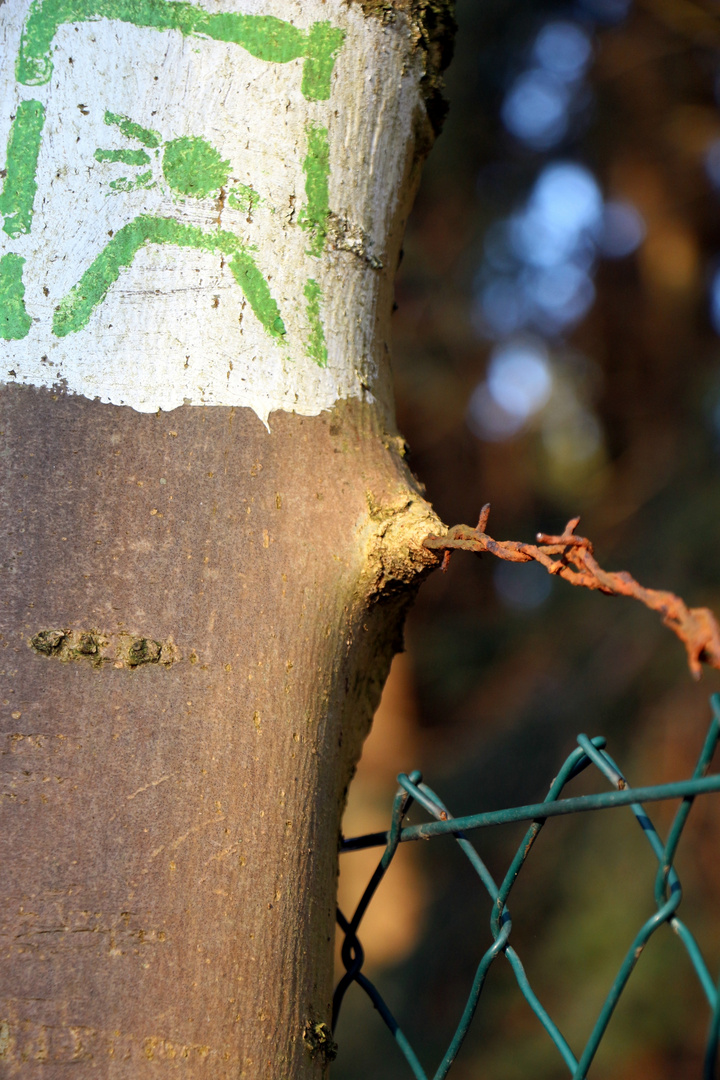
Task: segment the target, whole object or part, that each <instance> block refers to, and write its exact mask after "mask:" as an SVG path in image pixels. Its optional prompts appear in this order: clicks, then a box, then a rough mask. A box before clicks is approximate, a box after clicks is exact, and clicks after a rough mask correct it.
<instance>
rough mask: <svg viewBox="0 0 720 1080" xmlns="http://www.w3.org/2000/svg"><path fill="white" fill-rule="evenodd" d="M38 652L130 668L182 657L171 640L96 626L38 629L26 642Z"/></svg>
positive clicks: (168, 663)
mask: <svg viewBox="0 0 720 1080" xmlns="http://www.w3.org/2000/svg"><path fill="white" fill-rule="evenodd" d="M28 644H29V645H30V648H31V649H32V650H33V651H34V652H36V653H39V654H40V655H41V656H52V657H55V659H57V660H60V661H61V663H65V664H66V663H68V662H70V661H72V660H82V661H89V662H90V663H91V664H92V666H93V667H94V668H102V667H108V666H111V667H114V668H130V669H131V670H132V669H133V668H137V667H141V666H142V665H144V664H160V665H162V666H163V667H170V666H171V665H172V664H174V663H176V662H177V661H178V660H180V659H181V657H180V653H179V652H178V649H177V648H176V646H175V643H174V642H173V639H172V638H171V637H170V638H167V640H165V641H156V640H155V639H154V638H149V637H138V636H137V635H135V634H125V633H118V634H102V633H99V632H98V631H96V630H58V629H50V630H38V632H37V633H36V634H34V635H33V637H31V638H30V641H29V643H28Z"/></svg>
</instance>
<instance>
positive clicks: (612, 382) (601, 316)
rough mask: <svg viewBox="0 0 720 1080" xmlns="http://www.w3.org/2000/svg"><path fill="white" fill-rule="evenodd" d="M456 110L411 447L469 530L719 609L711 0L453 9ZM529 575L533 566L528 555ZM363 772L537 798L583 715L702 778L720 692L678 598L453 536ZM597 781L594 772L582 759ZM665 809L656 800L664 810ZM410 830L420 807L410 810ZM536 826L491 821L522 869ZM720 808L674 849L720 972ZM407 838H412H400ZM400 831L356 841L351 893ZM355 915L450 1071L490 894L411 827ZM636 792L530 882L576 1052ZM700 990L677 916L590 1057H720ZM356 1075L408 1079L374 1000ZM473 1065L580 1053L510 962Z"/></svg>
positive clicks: (649, 881)
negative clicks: (683, 623) (495, 552)
mask: <svg viewBox="0 0 720 1080" xmlns="http://www.w3.org/2000/svg"><path fill="white" fill-rule="evenodd" d="M457 20H458V24H459V31H458V35H457V41H456V49H455V59H454V61H453V63H452V66H451V68H450V69H449V71H448V74H447V97H448V99H449V101H450V111H449V114H448V117H447V120H446V123H445V128H444V132H443V134H442V136H441V137H440V139H439V141H438V143H437V145H436V147H435V149H434V150H433V152H432V154H431V157H430V160H429V162H428V165H427V167H426V170H425V175H424V179H423V183H422V188H421V191H420V194H419V197H418V200H417V204H416V207H415V210H414V212H413V216H412V219H411V221H410V225H409V228H408V232H407V237H406V242H405V252H404V259H403V262H402V265H401V268H400V273H399V277H398V282H397V305H398V307H397V311H396V313H395V315H394V320H395V322H394V335H395V336H394V365H395V376H396V390H397V402H398V419H399V425H400V430H401V431H402V432H403V433H404V435H405V436H406V438H407V440H408V443H409V446H410V463H411V466H412V468H413V470H414V471H415V472H416V474H417V475H418V476H419V477H420V478H421V480H422V481H423V482H424V483H425V484H426V486H427V492H428V497H429V498H430V499H431V500H432V502H433V504H434V506H435V508H436V509H437V511H438V513H439V514H440V516H441V517H442V519H443V520H444V521H445V522H446V523H447V524H448V525H452V524H455V523H456V522H459V521H462V522H467V523H469V524H472V523H473V522H474V521H475V520H476V519H477V514H478V511H479V509H480V507H481V505H482V504H483V503H484V502H488V501H489V502H491V503H492V513H491V515H490V522H489V528H488V531H489V532H490V534H491V535H492V536H495V537H497V538H500V539H514V540H527V541H532V540H533V539H534V536H535V533H536V532H538V531H539V530H542V531H545V532H550V533H555V532H561V531H562V528H563V526H564V524H565V522H566V520H567V519H568V518H569V517H571V516H573V515H575V514H582V522H581V525H580V527H579V530H578V531H579V532H580V533H581V534H582V535H585V536H589V537H590V538H591V539H592V540H593V541H594V543H595V550H596V555H597V556H598V558H599V561H600V563H601V565H603V566H604V567H606V568H607V569H626V570H629V571H630V572H631V573H632V574H633V575H634V576H635V577H636V578H637V579H638V580H639V581H640V582H642V583H643V584H645V585H648V586H653V587H656V588H667V589H671V590H673V591H675V592H677V593H679V594H680V595H681V596H682V597H683V598H684V599H685V600H686V602H688V603H689V604H691V605H707V606H710V607H713V608H714V610H715V611H716V612H720V554H719V552H718V539H719V538H720V337H719V335H720V216H719V215H718V209H719V208H720V104H719V102H720V11H719V9H718V6H717V4H716V3H715V2H714V0H694V2H690V0H575V2H574V3H568V2H557V3H556V2H553V0H458V4H457ZM536 570H537V573H535V571H536ZM406 645H407V651H406V653H404V654H403V655H402V656H400V657H399V658H398V659H397V661H396V663H395V665H394V667H393V671H392V674H391V678H390V682H389V683H388V687H387V690H386V693H385V696H384V698H383V703H382V705H381V708H380V712H379V713H378V717H377V719H376V724H375V727H374V729H373V733H372V734H371V736H370V739H369V741H368V743H367V746H366V750H365V753H364V755H363V759H362V762H361V764H360V768H359V770H358V774H357V777H356V778H355V780H354V782H353V786H352V788H351V794H350V802H349V806H348V811H347V815H346V820H345V826H344V829H345V834H346V835H355V834H357V833H359V832H366V831H373V830H376V829H384V828H386V827H387V823H388V821H389V810H390V803H391V800H392V795H393V792H394V788H395V785H394V777H395V775H396V773H397V772H398V771H400V770H404V771H410V770H411V769H413V768H420V769H422V770H423V773H424V776H425V779H426V780H427V782H428V783H429V784H430V785H431V786H433V787H434V788H435V789H436V790H437V791H438V793H439V794H440V795H441V797H442V798H443V799H444V800H445V801H446V802H447V803H448V804H449V806H450V808H451V810H452V811H453V813H455V814H462V813H472V812H477V811H480V810H484V809H494V808H499V807H502V806H510V805H516V804H519V803H526V802H531V801H535V800H537V799H540V798H542V797H543V795H544V792H545V791H546V789H547V787H548V785H549V782H550V780H551V779H552V777H553V776H554V775H555V772H556V771H557V769H558V767H559V765H560V763H561V762H562V760H563V759H564V758H565V756H566V755H567V754H568V753H569V752H570V750H571V749H572V747H573V743H574V735H575V734H576V733H577V732H579V731H584V732H586V733H588V734H589V735H597V734H603V735H605V736H606V737H607V738H608V740H609V749H610V752H611V753H612V754H613V756H614V757H615V758H616V759H617V760H619V762H620V764H621V766H622V767H623V768H624V770H625V772H626V773H627V774H628V775H629V778H630V780H631V782H632V783H634V784H649V783H662V782H665V781H669V780H672V779H680V778H683V777H686V776H688V775H690V773H691V771H692V768H693V765H694V761H695V759H696V757H697V754H698V752H699V749H700V746H701V743H702V739H703V736H704V732H705V730H706V727H707V724H708V721H709V709H708V706H707V699H708V696H709V694H710V693H711V692H712V691H714V690H718V689H720V674H719V673H717V672H708V673H707V674H705V676H704V677H703V680H702V682H701V683H700V684H695V683H694V682H693V681H692V679H691V678H690V675H689V673H688V670H687V667H686V663H685V656H684V650H683V648H682V646H681V645H680V644H679V643H678V642H677V640H676V639H675V638H674V636H673V635H672V634H671V633H670V632H669V631H667V630H665V629H664V628H663V627H662V626H661V625H660V623H659V621H658V619H657V617H656V616H654V615H653V614H651V613H650V612H648V611H645V610H644V609H642V608H640V607H639V606H638V605H636V604H634V603H633V602H631V601H629V600H622V599H613V598H607V597H604V596H601V595H599V594H589V593H585V592H583V591H582V590H580V589H572V588H571V587H569V586H568V585H566V584H565V583H564V582H562V581H558V580H551V579H550V578H549V577H547V576H546V575H544V573H543V572H542V571H541V570H540V568H538V567H535V566H529V565H521V566H517V565H511V564H507V563H499V562H495V563H494V564H493V562H492V560H491V558H490V557H489V556H486V557H484V558H483V559H482V560H481V559H478V558H477V557H474V556H463V555H462V554H457V555H455V556H454V557H453V559H452V561H451V564H450V567H449V570H448V572H447V573H446V574H445V575H441V574H435V575H433V577H432V578H431V579H430V580H429V581H428V582H427V583H426V584H425V585H424V586H423V588H422V590H421V592H420V596H419V599H418V601H417V604H416V606H415V608H414V610H413V612H412V614H411V617H410V619H409V622H408V626H407V633H406ZM575 787H576V790H577V792H578V793H580V792H583V791H589V790H603V789H604V783H603V782H602V781H601V779H600V778H599V777H596V776H594V775H591V774H590V773H589V772H588V773H587V774H586V775H585V777H584V779H583V780H582V782H576V784H575ZM673 809H674V806H656V807H655V809H654V810H653V811H652V816H653V818H654V820H655V821H656V823H660V824H661V825H667V822H668V821H669V819H670V816H671V814H672V811H673ZM414 820H420V815H417V814H416V815H415V817H414ZM521 836H522V827H520V826H517V827H512V826H507V827H503V828H501V829H495V830H492V831H489V830H488V831H486V832H484V833H483V834H475V839H476V841H477V843H478V846H479V850H480V852H481V854H482V855H483V857H484V858H485V859H486V861H487V863H488V865H489V866H490V869H491V870H492V871H493V873H494V874H495V876H496V878H497V879H502V877H503V875H504V873H505V869H506V868H507V865H508V863H509V861H510V859H511V857H512V854H513V852H514V849H515V846H516V845H517V844H518V843H519V840H520V838H521ZM719 843H720V805H719V804H718V800H717V799H716V798H715V797H714V796H708V797H706V798H704V799H701V800H698V802H697V803H696V805H695V807H694V809H693V812H692V814H691V815H690V821H689V825H688V827H687V829H686V834H685V837H684V840H683V842H682V844H681V848H680V853H679V858H678V861H677V866H678V870H679V873H680V876H681V879H682V881H683V885H684V887H685V897H684V900H683V905H682V907H681V912H680V913H681V914H682V915H683V917H684V918H685V919H686V921H688V922H689V924H690V926H691V928H692V929H693V931H694V932H695V934H696V936H697V938H698V940H699V942H700V944H701V946H702V948H703V951H704V953H705V955H706V957H707V959H708V960H709V962H710V964H711V970H717V969H718V967H719V966H720V922H719V921H718V904H719V902H720V857H719V852H720V846H719ZM411 848H412V850H410V849H411ZM377 855H378V852H374V853H373V852H365V853H357V854H348V855H346V856H344V857H343V860H342V862H343V865H342V869H341V906H342V907H343V909H344V910H345V912H346V914H348V915H349V914H350V913H351V910H352V907H353V902H354V901H356V900H357V898H358V897H359V895H360V893H361V891H362V889H363V887H364V884H365V883H366V881H367V879H368V877H369V876H370V873H371V872H372V868H373V866H374V862H375V860H376V858H377ZM400 855H401V856H402V857H398V858H397V859H396V860H395V863H393V866H392V868H391V870H390V872H389V874H388V877H387V879H386V881H385V882H384V883H383V885H382V887H381V889H380V892H379V894H378V897H377V899H376V901H375V902H374V904H373V907H372V908H371V909H370V912H369V914H368V916H367V917H366V919H365V922H364V923H363V928H362V932H361V935H360V937H361V940H362V941H363V944H364V945H365V947H366V953H367V962H366V970H367V972H368V974H369V975H370V977H371V978H373V979H374V980H375V981H376V982H377V984H378V986H379V988H380V989H381V992H382V993H383V995H384V996H385V998H386V1000H387V1001H388V1002H389V1003H390V1005H391V1007H392V1008H393V1010H394V1011H395V1013H396V1015H397V1017H398V1019H399V1021H400V1023H401V1024H402V1026H403V1028H404V1030H405V1031H406V1033H407V1034H408V1036H409V1038H410V1041H411V1043H412V1044H413V1046H414V1047H415V1049H416V1050H417V1052H418V1054H419V1056H420V1058H421V1060H422V1061H423V1062H424V1064H425V1067H426V1069H427V1071H428V1073H429V1074H430V1075H432V1072H433V1071H434V1069H435V1067H436V1066H437V1063H438V1061H439V1059H440V1057H441V1056H442V1053H443V1052H444V1049H445V1047H446V1046H447V1043H448V1042H449V1040H450V1037H451V1033H452V1031H453V1029H454V1025H455V1023H456V1022H457V1019H458V1018H459V1015H460V1012H461V1010H462V1006H463V1004H464V1001H465V998H466V996H467V993H468V991H469V987H470V984H471V981H472V976H473V972H474V969H475V966H476V964H477V962H478V959H479V957H480V956H481V955H482V953H483V952H484V950H485V949H486V948H487V946H488V944H489V943H490V940H491V937H490V931H489V916H490V905H489V903H488V901H487V898H486V897H485V896H483V894H482V893H481V891H480V888H479V884H478V882H477V879H476V878H475V877H474V876H473V875H472V873H471V871H470V870H469V868H468V867H467V866H466V865H465V863H464V861H463V859H462V857H461V856H460V854H459V852H457V851H456V849H455V847H454V845H453V844H452V842H451V841H445V840H439V841H434V842H433V843H432V844H423V845H406V846H405V848H404V849H403V850H402V851H401V853H400ZM655 866H656V864H654V862H653V859H652V857H651V855H650V852H649V848H648V846H647V844H646V843H645V841H644V840H643V837H642V835H641V834H640V830H638V829H637V827H636V826H635V823H634V821H633V820H632V818H631V816H630V813H629V811H627V812H625V811H619V810H618V811H609V812H604V813H601V814H595V815H582V816H581V817H579V818H578V819H577V820H572V821H571V820H565V819H564V820H560V819H558V820H556V821H551V822H550V823H549V824H548V826H547V827H546V829H545V831H544V832H543V834H542V836H541V838H540V841H539V842H538V845H537V846H536V848H535V850H534V852H533V855H532V856H531V859H530V861H529V863H528V865H527V866H526V868H525V869H524V871H523V874H522V875H521V878H520V880H519V882H518V885H517V887H516V889H515V890H514V891H513V893H512V895H511V900H510V909H511V912H512V915H513V933H512V942H513V944H514V945H515V947H516V948H517V950H518V952H519V954H520V956H521V958H522V960H523V961H524V963H525V965H526V969H527V971H528V974H529V977H530V980H531V983H532V985H533V987H534V989H535V990H536V992H537V993H538V994H539V996H540V999H541V1001H542V1002H543V1003H544V1004H545V1006H546V1007H547V1008H548V1010H549V1011H550V1013H551V1015H552V1016H553V1018H554V1019H555V1020H556V1022H558V1023H559V1025H560V1028H561V1030H563V1032H564V1034H565V1035H566V1037H567V1038H568V1039H569V1041H570V1043H571V1045H572V1046H573V1048H574V1050H575V1052H576V1054H578V1055H579V1053H580V1051H581V1048H582V1045H583V1044H584V1041H585V1039H586V1037H587V1035H588V1033H589V1031H590V1029H591V1027H592V1024H593V1022H594V1020H595V1018H596V1016H597V1012H598V1010H599V1008H600V1005H601V1002H602V1000H603V999H604V996H605V994H606V993H607V991H608V989H609V986H610V984H611V982H612V979H613V977H614V975H615V973H616V971H617V968H618V967H619V965H620V962H621V960H622V957H623V955H624V953H625V950H626V949H627V948H628V946H629V943H630V941H631V940H632V937H633V935H634V933H635V932H636V930H637V929H638V928H639V926H640V925H641V923H642V922H643V921H644V920H645V919H646V918H647V917H648V916H649V915H650V914H651V913H652V911H653V910H654V905H653V898H652V891H653V879H654V871H655ZM707 1021H708V1011H707V1007H706V1005H705V1002H704V999H703V998H702V995H701V993H700V991H699V988H698V987H697V984H696V980H695V977H694V975H693V974H692V971H691V969H690V965H689V963H688V961H687V958H686V956H685V954H684V952H683V950H682V948H681V946H680V944H679V942H678V941H677V940H676V939H675V938H674V937H673V935H672V933H671V932H670V931H669V930H668V931H667V932H665V931H663V932H662V933H660V934H658V935H657V937H656V938H654V939H653V940H652V942H651V943H650V945H649V946H648V949H647V951H646V953H645V954H643V956H642V957H641V960H640V962H639V965H638V967H637V969H636V971H635V973H634V975H633V977H632V979H631V982H630V984H629V987H628V990H627V991H626V993H625V995H624V997H623V998H622V1000H621V1003H620V1006H619V1008H618V1010H617V1013H616V1015H615V1017H614V1019H613V1020H612V1022H611V1025H610V1028H609V1030H608V1033H607V1036H606V1039H605V1041H604V1043H603V1046H602V1048H601V1050H600V1053H599V1055H598V1057H597V1059H596V1062H595V1064H594V1065H593V1067H592V1069H591V1072H590V1075H591V1076H592V1077H594V1078H597V1080H602V1078H610V1077H612V1078H613V1080H623V1078H626V1077H627V1078H628V1080H629V1078H630V1077H632V1078H633V1080H644V1078H648V1080H650V1078H652V1080H671V1078H672V1080H680V1078H683V1080H686V1078H688V1077H691V1076H700V1075H701V1062H702V1053H703V1043H704V1039H705V1036H706V1029H707ZM337 1037H338V1042H339V1045H340V1053H339V1056H338V1059H337V1062H336V1063H335V1066H334V1068H333V1074H332V1075H333V1078H334V1080H360V1078H361V1077H362V1078H363V1080H365V1078H367V1077H370V1076H372V1077H374V1078H378V1080H385V1078H388V1080H389V1078H393V1080H396V1078H401V1077H403V1076H405V1075H408V1076H409V1075H410V1073H409V1070H408V1069H407V1066H406V1065H405V1063H404V1062H403V1061H402V1060H401V1058H400V1056H399V1054H398V1052H397V1050H396V1049H395V1047H394V1045H393V1042H392V1039H391V1037H390V1036H389V1034H388V1033H387V1031H386V1030H385V1029H384V1027H383V1025H382V1022H381V1021H380V1019H379V1017H378V1016H377V1015H376V1014H375V1013H374V1012H373V1010H372V1008H371V1006H370V1005H369V1002H368V1001H367V1000H366V999H365V997H364V995H363V994H362V992H361V991H360V990H359V989H358V988H357V987H353V988H351V990H350V991H349V993H348V996H347V998H346V1002H345V1006H344V1013H343V1015H342V1018H341V1021H340V1025H339V1029H338V1032H337ZM450 1075H451V1077H452V1078H453V1080H470V1078H471V1077H472V1078H477V1077H480V1076H483V1077H488V1078H491V1080H520V1078H527V1077H529V1076H532V1077H533V1078H535V1080H551V1078H555V1077H561V1076H566V1075H567V1074H566V1071H565V1069H564V1067H563V1066H562V1063H561V1061H560V1059H559V1056H558V1054H557V1052H556V1051H555V1049H554V1048H553V1047H552V1046H551V1044H550V1041H549V1039H548V1038H547V1036H546V1035H545V1033H544V1032H543V1031H542V1029H541V1028H540V1025H539V1023H538V1022H537V1021H536V1019H535V1018H534V1016H533V1015H532V1013H531V1012H530V1010H529V1008H528V1006H527V1005H526V1004H525V1003H524V1001H523V999H522V997H521V995H520V993H519V992H518V990H517V988H516V986H515V984H514V980H513V978H512V976H511V974H510V972H509V969H508V968H507V965H506V964H505V963H504V962H503V961H499V962H498V963H496V965H495V966H494V968H493V970H492V973H491V976H490V978H489V980H488V984H487V986H486V989H485V991H484V993H483V997H482V998H481V1002H480V1007H479V1010H478V1014H477V1016H476V1020H475V1023H474V1027H473V1029H472V1031H471V1035H470V1037H469V1039H468V1041H467V1043H466V1045H465V1047H464V1048H463V1050H462V1052H461V1054H460V1056H459V1058H458V1060H457V1062H456V1064H455V1066H454V1067H453V1069H452V1070H451V1074H450Z"/></svg>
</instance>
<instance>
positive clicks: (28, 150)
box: [0, 101, 45, 236]
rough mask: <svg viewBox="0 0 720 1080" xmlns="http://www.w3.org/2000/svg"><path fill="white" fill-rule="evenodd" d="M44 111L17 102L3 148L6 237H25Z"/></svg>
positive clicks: (1, 201)
mask: <svg viewBox="0 0 720 1080" xmlns="http://www.w3.org/2000/svg"><path fill="white" fill-rule="evenodd" d="M44 122H45V109H44V108H43V106H42V104H41V103H40V102H39V101H21V102H20V104H19V105H18V110H17V113H16V114H15V119H14V120H13V122H12V127H11V128H10V135H9V137H8V144H7V159H6V170H7V175H6V177H5V186H4V188H3V193H2V195H0V214H4V216H5V224H4V225H3V230H4V231H5V232H6V233H7V234H8V236H19V235H20V234H21V233H29V232H30V228H31V226H32V215H33V202H34V201H35V192H36V191H37V183H36V181H35V173H36V171H37V160H38V153H39V152H40V140H41V138H42V129H43V123H44Z"/></svg>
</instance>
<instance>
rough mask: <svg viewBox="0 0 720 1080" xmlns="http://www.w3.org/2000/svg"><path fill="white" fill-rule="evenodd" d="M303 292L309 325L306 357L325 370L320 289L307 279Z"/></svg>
mask: <svg viewBox="0 0 720 1080" xmlns="http://www.w3.org/2000/svg"><path fill="white" fill-rule="evenodd" d="M304 292H305V299H306V300H307V318H308V322H309V323H310V334H309V336H308V342H307V355H308V356H309V357H310V359H311V360H314V361H315V363H316V364H317V365H318V367H321V368H325V367H327V366H328V354H327V345H326V343H325V330H324V329H323V324H322V319H321V317H320V301H321V300H322V289H321V288H320V286H319V285H318V283H317V281H315V279H314V278H308V280H307V281H306V282H305V289H304Z"/></svg>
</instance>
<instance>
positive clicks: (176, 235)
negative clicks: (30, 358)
mask: <svg viewBox="0 0 720 1080" xmlns="http://www.w3.org/2000/svg"><path fill="white" fill-rule="evenodd" d="M144 244H173V245H175V246H177V247H189V248H196V249H197V250H200V251H211V252H221V253H222V254H224V255H232V259H231V260H230V269H231V271H232V274H233V277H234V278H235V280H236V281H237V283H238V285H239V286H240V288H241V289H242V290H243V292H244V293H245V295H246V297H247V299H248V303H249V304H250V307H251V308H252V309H253V311H254V312H255V315H256V316H257V318H258V319H259V320H260V322H261V323H262V325H263V326H264V327H265V330H266V331H267V332H268V334H270V335H272V336H273V337H280V336H282V335H283V334H284V333H285V326H284V325H283V321H282V319H281V317H280V311H279V309H278V306H277V304H276V303H275V301H274V299H273V297H272V295H271V293H270V289H269V287H268V284H267V282H266V281H265V278H264V277H263V276H262V274H261V272H260V271H259V270H258V268H257V266H256V264H255V262H254V260H253V258H252V256H251V255H250V254H249V253H248V252H247V251H246V250H245V249H244V247H243V245H242V243H241V242H240V240H238V238H237V237H236V236H234V235H233V233H229V232H225V231H221V230H218V231H217V232H212V233H207V232H203V230H202V229H199V228H197V227H196V226H195V225H184V224H183V223H182V222H179V221H175V220H174V219H173V218H162V217H151V216H149V215H146V214H141V215H140V216H139V217H136V218H135V219H134V221H131V222H130V223H129V224H128V225H125V226H124V227H123V228H122V229H119V230H118V231H117V232H116V233H115V236H114V237H113V238H112V240H111V241H110V243H109V244H108V245H107V246H106V247H105V248H104V250H103V251H101V252H100V254H99V255H98V256H97V258H96V259H95V260H94V262H93V263H92V264H91V265H90V266H89V267H88V269H87V270H86V271H85V273H84V274H83V276H82V277H81V278H80V281H79V282H78V283H77V285H75V286H74V287H73V288H72V289H71V290H70V292H69V293H68V294H67V296H65V297H64V298H63V299H62V300H61V301H60V304H59V305H58V307H57V308H56V309H55V313H54V315H53V332H54V333H55V334H56V336H57V337H65V336H66V335H67V334H74V333H77V331H78V330H82V329H83V328H84V327H86V326H87V324H88V322H89V321H90V316H91V315H92V313H93V310H94V309H95V308H96V307H97V306H98V304H100V303H102V301H103V300H104V299H105V297H106V296H107V293H108V290H109V289H110V287H111V285H113V284H114V283H115V282H116V281H117V279H118V278H119V276H120V271H121V269H122V268H123V267H127V266H130V265H131V263H132V261H133V259H134V258H135V256H136V255H137V253H138V251H139V250H140V248H141V247H143V245H144Z"/></svg>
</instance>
